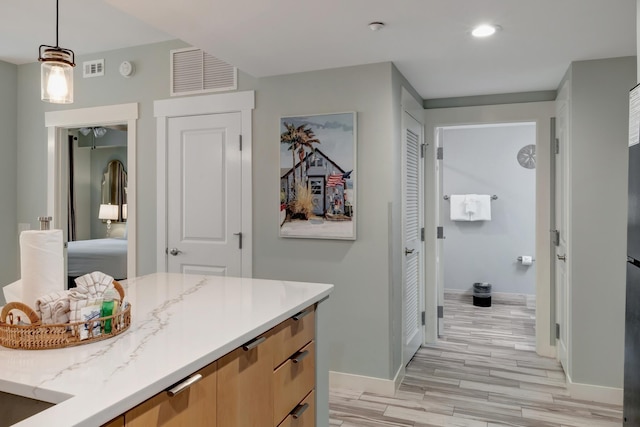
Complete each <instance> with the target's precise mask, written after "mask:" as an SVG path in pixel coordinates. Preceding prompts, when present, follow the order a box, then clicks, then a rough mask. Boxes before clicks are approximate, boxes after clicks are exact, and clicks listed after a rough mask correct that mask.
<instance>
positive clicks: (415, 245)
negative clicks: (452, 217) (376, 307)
mask: <svg viewBox="0 0 640 427" xmlns="http://www.w3.org/2000/svg"><path fill="white" fill-rule="evenodd" d="M403 120H404V126H403V128H404V129H403V130H404V141H403V172H404V173H403V186H402V187H403V189H402V190H403V191H402V194H403V206H402V212H403V237H404V251H403V253H402V257H403V317H404V349H403V356H404V363H405V365H406V364H407V363H409V361H410V360H411V358H412V357H413V355H414V354H415V353H416V351H418V348H420V345H421V344H422V341H423V328H422V316H421V314H422V307H423V304H424V302H423V290H422V287H423V286H424V285H423V283H424V282H423V279H422V278H423V248H422V246H423V242H422V239H421V229H422V227H423V214H422V211H423V209H422V190H423V185H422V177H423V169H422V159H421V158H420V146H421V143H422V125H421V124H420V123H418V122H417V121H416V120H415V119H414V118H413V117H411V116H410V115H409V114H407V113H404V116H403Z"/></svg>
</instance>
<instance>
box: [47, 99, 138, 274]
mask: <svg viewBox="0 0 640 427" xmlns="http://www.w3.org/2000/svg"><path fill="white" fill-rule="evenodd" d="M137 122H138V103H130V104H116V105H105V106H99V107H89V108H78V109H74V110H60V111H49V112H46V113H45V114H44V125H45V127H46V128H47V141H48V148H47V215H49V216H51V217H53V228H60V227H61V220H60V218H62V217H63V215H65V216H66V212H67V204H66V203H63V202H62V195H63V194H64V192H66V188H62V187H63V182H64V180H63V179H62V176H61V173H62V165H63V164H64V163H63V159H62V142H63V141H64V142H66V138H65V137H64V134H65V133H66V130H67V129H69V128H77V127H82V126H97V125H110V124H121V123H126V124H127V164H128V165H129V167H128V171H127V202H128V212H127V215H128V218H127V236H128V237H127V277H136V271H137V258H136V254H137V239H136V237H137V234H136V228H137V227H136V226H137V223H138V221H137V215H138V206H137V189H138V183H137V171H136V167H135V165H136V164H137V163H136V152H137V148H136V146H137V134H138V132H137Z"/></svg>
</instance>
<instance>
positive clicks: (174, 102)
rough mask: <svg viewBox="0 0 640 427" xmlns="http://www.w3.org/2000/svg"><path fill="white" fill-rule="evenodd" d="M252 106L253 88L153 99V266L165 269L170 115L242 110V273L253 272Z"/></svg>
mask: <svg viewBox="0 0 640 427" xmlns="http://www.w3.org/2000/svg"><path fill="white" fill-rule="evenodd" d="M254 108H255V91H243V92H233V93H224V94H218V95H203V96H193V97H185V98H176V99H162V100H158V101H155V102H154V103H153V110H154V116H155V117H156V144H157V145H156V148H157V159H156V165H157V187H156V189H157V222H156V223H157V227H156V228H157V236H156V239H157V240H156V268H157V271H167V253H166V252H165V250H166V248H167V227H168V224H167V143H168V141H167V125H168V119H169V118H171V117H182V116H193V115H203V114H221V113H236V112H239V113H240V114H241V120H242V127H241V135H242V151H241V153H240V156H241V167H242V178H241V179H242V183H241V189H242V190H241V191H242V202H241V203H242V208H241V211H242V221H241V223H242V277H251V276H252V274H253V256H252V253H253V230H252V221H253V218H252V211H253V210H252V184H251V179H252V172H251V167H252V163H251V148H252V140H253V136H252V125H251V120H252V110H253V109H254Z"/></svg>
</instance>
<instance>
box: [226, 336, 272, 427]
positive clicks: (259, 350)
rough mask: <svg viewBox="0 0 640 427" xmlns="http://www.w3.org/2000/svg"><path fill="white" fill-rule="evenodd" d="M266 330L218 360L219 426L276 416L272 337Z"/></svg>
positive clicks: (259, 423)
mask: <svg viewBox="0 0 640 427" xmlns="http://www.w3.org/2000/svg"><path fill="white" fill-rule="evenodd" d="M271 338H272V333H271V332H267V333H266V334H263V335H261V336H260V337H258V338H256V339H255V340H252V341H250V342H248V343H246V344H245V345H243V346H242V347H240V348H237V349H236V350H234V351H232V352H231V353H229V354H227V355H226V356H223V357H222V358H221V359H219V360H218V385H217V388H218V427H241V426H247V427H250V426H251V427H253V426H255V427H262V426H268V425H269V424H271V422H272V420H273V387H272V376H273V366H272V362H273V341H272V339H271Z"/></svg>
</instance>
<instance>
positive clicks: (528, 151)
mask: <svg viewBox="0 0 640 427" xmlns="http://www.w3.org/2000/svg"><path fill="white" fill-rule="evenodd" d="M517 157H518V163H520V166H522V167H523V168H527V169H535V168H536V146H535V144H530V145H525V146H524V147H522V148H521V149H520V151H518V156H517Z"/></svg>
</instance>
